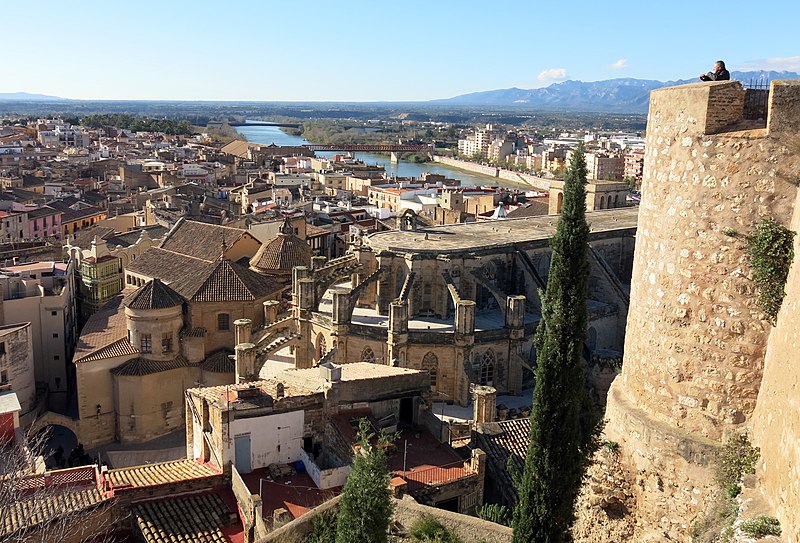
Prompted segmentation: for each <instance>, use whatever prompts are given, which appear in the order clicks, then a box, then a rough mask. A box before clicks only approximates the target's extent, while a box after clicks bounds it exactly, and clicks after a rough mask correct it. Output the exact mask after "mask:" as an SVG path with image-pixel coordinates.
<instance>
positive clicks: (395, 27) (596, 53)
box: [0, 0, 800, 101]
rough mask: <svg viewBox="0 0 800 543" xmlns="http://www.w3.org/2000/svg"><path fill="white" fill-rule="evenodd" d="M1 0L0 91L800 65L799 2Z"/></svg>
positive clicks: (314, 88) (205, 92) (206, 90)
mask: <svg viewBox="0 0 800 543" xmlns="http://www.w3.org/2000/svg"><path fill="white" fill-rule="evenodd" d="M766 5H767V6H768V8H766V7H765V5H764V4H762V3H758V2H753V1H752V0H750V1H748V2H740V1H738V0H729V1H716V0H692V1H686V0H670V1H667V2H648V1H647V0H635V1H628V0H620V1H616V2H607V1H603V0H586V1H583V0H573V1H571V2H558V1H553V0H547V1H539V0H518V1H517V2H500V1H496V0H495V1H486V0H480V1H472V0H462V1H459V0H424V1H417V0H399V1H395V2H387V1H385V0H370V1H363V2H362V1H350V0H322V1H316V0H302V1H297V0H295V1H286V0H283V1H276V0H226V1H219V0H217V1H214V2H211V1H205V0H191V1H184V0H160V1H152V0H126V1H123V0H116V1H114V0H103V1H93V0H92V1H89V0H72V1H69V2H66V1H63V0H36V1H35V2H3V7H2V11H0V19H1V20H0V36H2V38H3V39H2V42H3V45H2V51H3V54H2V57H3V59H4V62H3V68H2V70H0V93H4V92H29V93H37V94H48V95H55V96H60V97H64V98H73V99H105V100H259V101H416V100H431V99H436V98H449V97H451V96H456V95H459V94H466V93H469V92H476V91H484V90H493V89H502V88H509V87H518V88H525V89H528V88H537V87H543V86H547V85H550V84H552V83H555V82H559V81H564V80H567V79H577V80H581V81H597V80H603V79H613V78H617V77H635V78H639V79H658V80H661V81H668V80H676V79H691V78H694V77H697V75H698V74H700V73H703V72H707V71H709V70H711V69H712V66H713V63H714V61H715V60H717V59H723V60H725V62H726V63H727V66H728V68H729V69H731V70H742V69H748V70H749V69H774V70H779V71H780V70H790V71H798V72H800V39H798V37H797V21H798V20H800V2H797V1H796V0H780V1H777V0H773V1H770V2H767V4H766Z"/></svg>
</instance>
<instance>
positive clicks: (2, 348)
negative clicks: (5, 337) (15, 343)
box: [0, 341, 6, 354]
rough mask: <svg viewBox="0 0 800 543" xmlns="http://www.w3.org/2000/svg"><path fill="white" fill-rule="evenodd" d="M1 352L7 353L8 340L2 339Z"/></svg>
mask: <svg viewBox="0 0 800 543" xmlns="http://www.w3.org/2000/svg"><path fill="white" fill-rule="evenodd" d="M0 354H6V342H5V341H0Z"/></svg>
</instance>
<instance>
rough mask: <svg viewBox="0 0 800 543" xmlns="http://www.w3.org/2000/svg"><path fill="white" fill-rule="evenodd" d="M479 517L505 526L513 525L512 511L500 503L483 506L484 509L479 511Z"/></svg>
mask: <svg viewBox="0 0 800 543" xmlns="http://www.w3.org/2000/svg"><path fill="white" fill-rule="evenodd" d="M478 516H479V517H480V518H482V519H483V520H488V521H489V522H494V523H496V524H502V525H503V526H510V525H511V511H510V510H509V509H508V507H506V506H505V505H500V504H499V503H485V504H483V507H481V508H480V509H478Z"/></svg>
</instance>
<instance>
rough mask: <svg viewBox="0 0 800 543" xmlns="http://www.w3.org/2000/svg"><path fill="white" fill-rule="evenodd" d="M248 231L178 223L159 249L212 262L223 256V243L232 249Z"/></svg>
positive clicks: (185, 222) (194, 223) (210, 225)
mask: <svg viewBox="0 0 800 543" xmlns="http://www.w3.org/2000/svg"><path fill="white" fill-rule="evenodd" d="M249 235H250V234H249V233H248V232H247V230H242V229H241V228H230V227H228V226H218V225H216V224H209V223H205V222H197V221H187V220H183V221H178V222H177V223H176V224H175V226H174V227H173V228H172V230H170V232H169V233H168V234H167V235H166V236H165V237H164V240H163V241H162V242H161V244H160V245H159V248H161V249H164V250H166V251H171V252H173V253H179V254H182V255H187V256H192V257H194V258H199V259H202V260H206V261H208V262H212V261H214V260H216V259H217V258H219V256H220V255H221V254H222V246H223V243H224V244H225V246H226V247H231V246H232V245H233V244H234V243H236V242H237V241H239V240H240V239H241V238H242V236H249Z"/></svg>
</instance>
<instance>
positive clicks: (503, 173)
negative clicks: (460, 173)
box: [433, 155, 550, 190]
mask: <svg viewBox="0 0 800 543" xmlns="http://www.w3.org/2000/svg"><path fill="white" fill-rule="evenodd" d="M433 161H434V162H436V163H438V164H444V165H445V166H449V167H450V168H456V169H458V170H464V171H466V172H471V173H476V174H479V175H483V176H486V177H491V178H495V179H502V180H503V181H509V182H511V183H515V184H518V185H523V186H530V187H533V188H535V189H539V190H550V180H549V179H545V178H543V177H537V176H535V175H531V174H527V173H519V172H515V171H512V170H506V169H503V168H498V167H496V166H484V165H483V164H477V163H475V162H468V161H466V160H458V159H457V158H450V157H446V156H439V155H434V156H433Z"/></svg>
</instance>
